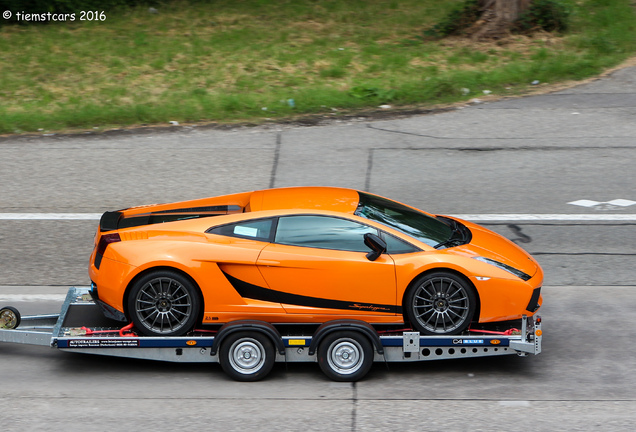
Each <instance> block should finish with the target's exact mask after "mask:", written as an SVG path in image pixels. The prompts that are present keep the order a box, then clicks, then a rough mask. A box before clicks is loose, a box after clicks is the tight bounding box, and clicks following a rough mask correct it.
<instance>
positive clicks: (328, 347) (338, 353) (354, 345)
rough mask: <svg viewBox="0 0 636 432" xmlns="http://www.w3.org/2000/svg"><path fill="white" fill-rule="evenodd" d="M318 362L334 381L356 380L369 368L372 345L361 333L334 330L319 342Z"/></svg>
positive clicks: (371, 357) (371, 362)
mask: <svg viewBox="0 0 636 432" xmlns="http://www.w3.org/2000/svg"><path fill="white" fill-rule="evenodd" d="M318 364H319V365H320V369H322V371H323V372H324V373H325V375H327V376H328V377H329V378H331V379H332V380H334V381H358V380H360V379H362V378H363V377H364V376H365V375H366V374H367V373H368V372H369V369H371V365H372V364H373V346H372V345H371V342H369V339H367V338H366V336H364V335H362V334H361V333H358V332H354V331H338V332H334V333H331V334H329V335H327V336H325V338H324V340H323V341H322V342H321V343H320V346H319V347H318Z"/></svg>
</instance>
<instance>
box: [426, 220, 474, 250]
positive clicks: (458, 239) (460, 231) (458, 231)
mask: <svg viewBox="0 0 636 432" xmlns="http://www.w3.org/2000/svg"><path fill="white" fill-rule="evenodd" d="M437 218H438V219H441V220H443V221H444V222H448V223H449V224H450V228H451V229H452V230H453V233H452V234H451V235H450V237H449V238H448V240H444V241H443V242H441V243H438V244H436V245H435V246H433V247H434V248H435V249H439V248H441V247H452V246H460V245H463V244H466V243H468V241H469V240H470V231H469V230H468V229H467V228H466V227H465V226H464V225H462V224H460V223H459V222H457V221H456V220H454V219H450V218H445V217H443V216H437Z"/></svg>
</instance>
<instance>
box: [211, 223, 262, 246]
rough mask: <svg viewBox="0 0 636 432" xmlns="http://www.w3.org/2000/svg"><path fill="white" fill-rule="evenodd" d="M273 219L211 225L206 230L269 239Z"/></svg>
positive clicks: (225, 234)
mask: <svg viewBox="0 0 636 432" xmlns="http://www.w3.org/2000/svg"><path fill="white" fill-rule="evenodd" d="M273 226H274V219H256V220H246V221H241V222H235V223H232V224H227V225H221V226H218V227H212V228H210V229H209V230H207V231H206V232H207V233H209V234H217V235H222V236H229V237H240V238H248V239H252V240H260V241H271V237H272V227H273Z"/></svg>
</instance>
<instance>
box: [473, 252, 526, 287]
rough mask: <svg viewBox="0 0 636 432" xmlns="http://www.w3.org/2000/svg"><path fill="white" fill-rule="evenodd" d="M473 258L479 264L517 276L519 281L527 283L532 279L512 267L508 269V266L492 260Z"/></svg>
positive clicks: (479, 257)
mask: <svg viewBox="0 0 636 432" xmlns="http://www.w3.org/2000/svg"><path fill="white" fill-rule="evenodd" d="M473 258H475V259H476V260H477V261H481V262H485V263H486V264H490V265H494V266H495V267H497V268H500V269H502V270H505V271H507V272H508V273H512V274H513V275H515V276H517V277H518V278H519V279H523V280H524V281H527V280H528V279H530V278H531V277H532V276H530V275H529V274H527V273H524V272H522V271H521V270H517V269H516V268H514V267H510V266H509V265H508V264H504V263H500V262H499V261H495V260H494V259H490V258H486V257H481V256H477V257H473Z"/></svg>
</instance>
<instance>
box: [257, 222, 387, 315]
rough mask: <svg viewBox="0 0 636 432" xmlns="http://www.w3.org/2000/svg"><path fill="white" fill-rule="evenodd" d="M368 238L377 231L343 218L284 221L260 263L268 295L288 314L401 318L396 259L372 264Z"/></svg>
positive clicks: (379, 259) (384, 259) (384, 255)
mask: <svg viewBox="0 0 636 432" xmlns="http://www.w3.org/2000/svg"><path fill="white" fill-rule="evenodd" d="M365 233H373V234H377V230H376V229H375V228H373V227H369V226H367V225H363V224H360V223H358V222H355V221H352V220H349V219H344V218H338V217H330V216H322V215H295V216H285V217H280V218H279V219H278V226H277V228H276V235H275V239H274V242H273V243H270V244H268V245H267V246H266V247H265V248H263V250H262V251H261V253H260V255H259V257H258V260H257V265H258V268H259V269H260V271H261V273H262V274H263V277H264V278H265V281H266V282H267V285H268V287H269V289H270V291H269V292H268V293H267V295H270V296H271V297H272V299H276V300H277V301H278V302H280V303H281V304H282V305H283V307H284V308H285V310H286V311H287V312H288V313H303V314H307V313H312V314H342V313H344V312H345V311H346V313H350V314H353V315H357V314H394V313H396V312H397V310H398V308H397V307H396V282H395V266H394V262H393V259H392V258H391V257H390V256H389V255H388V254H382V255H381V256H380V257H379V258H378V259H376V260H375V261H369V260H368V259H367V258H366V254H367V253H368V252H369V251H370V249H369V248H368V247H367V246H365V245H364V234H365ZM261 300H265V299H261Z"/></svg>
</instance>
